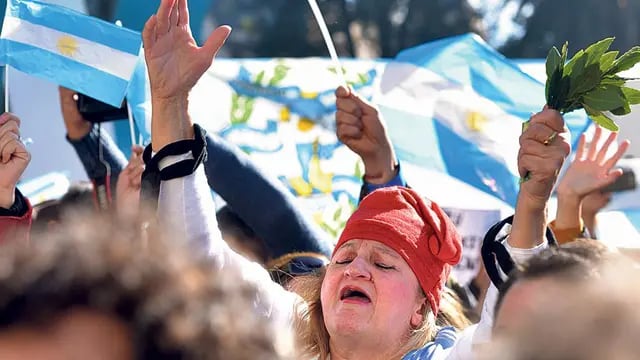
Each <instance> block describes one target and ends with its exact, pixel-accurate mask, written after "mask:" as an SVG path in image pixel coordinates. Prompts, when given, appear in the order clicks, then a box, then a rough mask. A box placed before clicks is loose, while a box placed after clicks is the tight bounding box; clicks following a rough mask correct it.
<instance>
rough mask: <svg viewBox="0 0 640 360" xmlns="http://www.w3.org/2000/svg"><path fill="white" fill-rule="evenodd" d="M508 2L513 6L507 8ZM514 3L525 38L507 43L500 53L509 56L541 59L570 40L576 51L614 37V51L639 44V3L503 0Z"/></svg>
mask: <svg viewBox="0 0 640 360" xmlns="http://www.w3.org/2000/svg"><path fill="white" fill-rule="evenodd" d="M509 3H512V4H511V5H509ZM514 4H517V8H518V11H517V12H516V15H515V17H514V19H515V21H516V22H517V23H519V24H520V25H521V26H523V27H524V29H525V30H524V36H522V37H521V38H518V39H512V40H511V41H508V42H507V43H506V44H505V45H504V46H503V47H502V48H501V49H500V50H501V51H502V52H503V53H504V54H505V55H506V56H508V57H514V58H543V57H546V55H547V53H548V51H549V49H550V48H551V47H552V46H553V45H556V46H558V47H560V46H561V45H562V44H563V43H564V42H565V41H569V49H570V51H571V52H575V51H576V50H578V49H582V48H585V47H586V46H588V45H589V44H591V43H594V42H596V41H598V40H600V39H603V38H605V37H609V36H615V37H616V41H615V43H614V46H613V47H614V48H616V49H620V50H622V51H625V50H627V49H629V48H631V47H632V46H634V45H637V44H638V43H639V42H640V22H639V21H638V18H637V17H638V14H640V0H607V1H603V0H562V1H557V0H504V1H503V3H502V5H503V6H513V5H514Z"/></svg>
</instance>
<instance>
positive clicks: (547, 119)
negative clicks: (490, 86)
mask: <svg viewBox="0 0 640 360" xmlns="http://www.w3.org/2000/svg"><path fill="white" fill-rule="evenodd" d="M569 137H570V135H569V130H568V129H567V127H566V126H565V123H564V119H563V118H562V116H561V115H560V113H559V112H557V111H555V110H549V109H545V110H543V111H542V112H540V113H538V114H535V115H533V116H532V117H531V119H530V121H529V125H528V127H527V129H526V130H525V131H524V132H523V133H522V135H521V136H520V151H519V153H518V171H519V172H520V177H521V178H523V179H524V180H523V182H522V184H521V185H520V192H519V193H518V200H517V203H516V209H515V214H514V218H513V226H512V228H511V233H510V235H509V238H508V245H509V246H511V247H512V248H517V249H531V248H535V247H536V246H539V245H542V244H544V243H545V231H546V228H547V203H548V202H549V198H550V197H551V192H552V190H553V187H554V185H555V182H556V180H557V178H558V173H559V172H560V169H561V168H562V164H563V163H564V160H565V158H566V157H567V156H568V155H569V153H570V152H571V145H570V139H569ZM527 176H528V178H527V179H525V177H527Z"/></svg>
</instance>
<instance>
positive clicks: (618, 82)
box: [600, 75, 625, 87]
mask: <svg viewBox="0 0 640 360" xmlns="http://www.w3.org/2000/svg"><path fill="white" fill-rule="evenodd" d="M624 83H625V80H624V79H623V78H621V77H619V76H615V75H613V76H611V75H609V76H607V77H605V78H604V79H602V81H600V85H614V86H617V87H622V86H624Z"/></svg>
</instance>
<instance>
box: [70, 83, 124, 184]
mask: <svg viewBox="0 0 640 360" xmlns="http://www.w3.org/2000/svg"><path fill="white" fill-rule="evenodd" d="M58 90H59V94H60V110H61V111H62V119H63V120H64V126H65V128H66V130H67V141H69V143H70V144H71V146H73V148H74V149H75V151H76V154H78V158H79V159H80V162H81V163H82V166H83V167H84V170H85V172H86V173H87V176H88V177H89V179H90V180H92V181H94V180H95V179H101V178H104V177H105V174H106V171H105V167H104V165H103V164H102V162H101V160H100V151H99V150H98V146H99V145H101V146H102V159H103V160H104V162H105V163H106V164H108V166H109V171H110V178H109V181H110V186H111V192H112V194H113V193H115V191H116V183H117V180H118V175H119V174H120V172H121V171H122V169H123V168H124V167H125V166H126V164H127V160H126V158H125V157H124V154H122V151H120V149H119V148H118V146H117V145H116V144H115V142H114V141H113V139H111V136H109V134H108V133H107V132H106V131H100V132H98V129H97V128H96V127H95V126H94V125H93V124H92V123H90V122H88V121H87V120H85V119H84V118H83V117H82V114H80V111H78V105H77V104H76V99H75V96H76V93H75V91H73V90H69V89H67V88H63V87H60V88H59V89H58Z"/></svg>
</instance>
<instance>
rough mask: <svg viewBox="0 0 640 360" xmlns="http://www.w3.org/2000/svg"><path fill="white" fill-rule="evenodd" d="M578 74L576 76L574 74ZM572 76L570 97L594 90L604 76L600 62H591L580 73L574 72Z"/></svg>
mask: <svg viewBox="0 0 640 360" xmlns="http://www.w3.org/2000/svg"><path fill="white" fill-rule="evenodd" d="M573 75H576V76H573ZM573 75H572V76H571V77H572V79H571V89H570V90H569V98H573V97H578V96H577V95H580V94H583V93H586V92H589V91H591V90H593V89H594V88H595V87H596V86H598V84H600V79H601V78H602V73H601V72H600V65H599V64H597V63H596V64H591V65H589V66H587V68H586V69H584V71H581V72H580V73H579V74H575V71H574V74H573Z"/></svg>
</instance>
